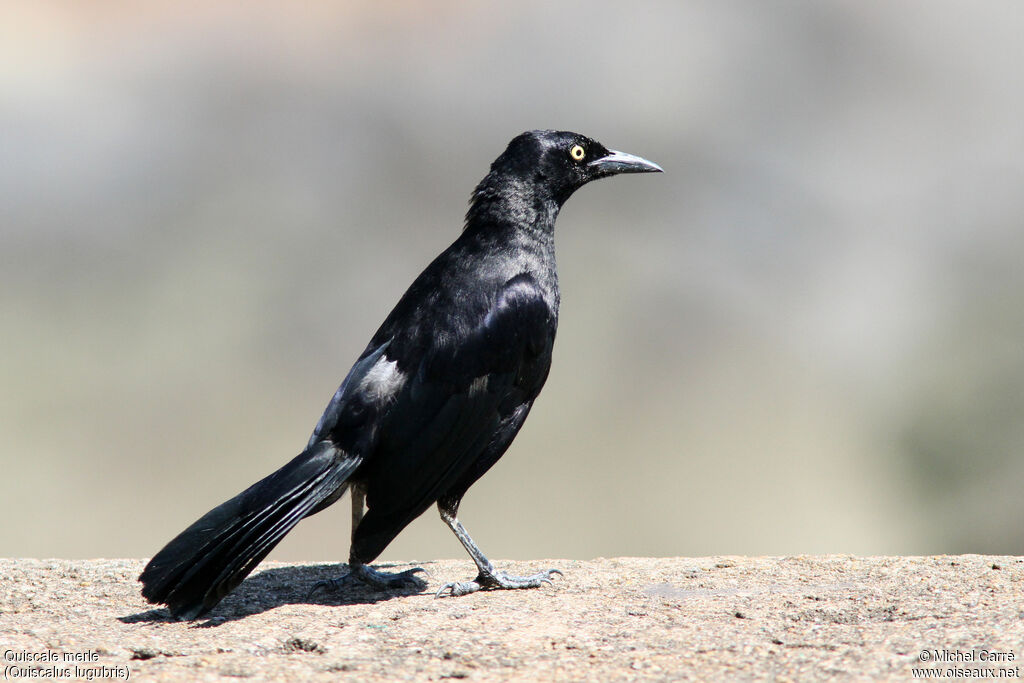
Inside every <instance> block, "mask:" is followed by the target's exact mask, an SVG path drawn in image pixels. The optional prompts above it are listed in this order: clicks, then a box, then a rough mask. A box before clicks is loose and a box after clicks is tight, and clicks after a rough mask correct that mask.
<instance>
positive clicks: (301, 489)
mask: <svg viewBox="0 0 1024 683" xmlns="http://www.w3.org/2000/svg"><path fill="white" fill-rule="evenodd" d="M653 171H661V168H660V167H659V166H657V165H656V164H653V163H651V162H650V161H647V160H645V159H641V158H640V157H637V156H633V155H631V154H624V153H622V152H616V151H613V150H609V149H607V148H606V147H604V146H603V145H601V144H600V143H599V142H596V141H595V140H592V139H590V138H587V137H584V136H583V135H579V134H576V133H569V132H556V131H531V132H527V133H523V134H522V135H519V136H517V137H516V138H514V139H513V140H512V141H511V142H510V143H509V145H508V148H507V149H506V150H505V151H504V153H503V154H502V155H501V156H499V157H498V158H497V159H496V160H495V161H494V163H493V164H491V169H490V172H489V173H488V174H487V176H486V177H485V178H484V179H483V180H482V181H481V182H480V184H479V185H477V187H476V190H475V191H474V192H473V196H472V198H471V200H470V207H469V211H468V212H467V214H466V223H465V228H464V229H463V231H462V234H461V235H460V236H459V238H458V239H456V240H455V242H454V243H453V244H452V245H451V246H450V247H448V248H447V249H446V250H445V251H444V252H443V253H442V254H441V255H440V256H438V257H437V258H436V259H434V261H433V262H432V263H431V264H430V265H429V266H427V268H426V270H424V271H423V272H422V273H421V274H420V276H419V277H417V278H416V280H415V281H414V282H413V283H412V285H411V286H410V287H409V289H408V290H407V291H406V292H405V294H404V295H403V296H402V298H401V299H400V300H399V302H398V304H397V305H396V306H395V308H394V310H392V311H391V314H390V315H388V317H387V319H386V320H385V321H384V323H383V324H382V325H381V326H380V329H378V330H377V333H376V334H374V335H373V339H371V340H370V343H369V345H368V346H367V347H366V350H364V351H363V353H362V355H360V356H359V359H358V360H357V361H356V362H355V365H353V366H352V369H351V370H349V373H348V375H347V376H346V377H345V380H344V381H343V382H342V383H341V386H340V387H339V388H338V391H337V393H335V394H334V397H333V398H332V399H331V401H330V403H329V404H328V406H327V409H326V410H325V411H324V414H323V416H322V417H321V418H320V421H319V422H318V423H317V425H316V428H315V429H314V430H313V435H312V436H311V437H310V439H309V443H308V444H307V445H306V449H305V450H304V451H302V453H300V454H299V455H298V456H296V457H295V458H294V459H293V460H291V462H289V463H288V464H286V465H285V466H284V467H282V468H281V469H279V470H277V471H276V472H274V473H273V474H271V475H269V476H267V477H266V478H264V479H262V480H261V481H258V482H257V483H255V484H253V485H252V486H250V487H249V488H247V489H246V490H245V491H242V492H241V493H240V494H238V495H237V496H235V497H234V498H232V499H231V500H229V501H227V502H225V503H223V504H221V505H219V506H217V507H215V508H214V509H213V510H210V511H209V512H208V513H206V514H205V515H203V516H202V517H201V518H200V519H199V520H198V521H196V522H195V523H194V524H192V525H191V526H190V527H188V528H187V529H185V530H184V531H182V532H181V533H180V534H179V535H178V536H177V537H175V538H174V539H173V540H172V541H171V542H170V543H168V544H167V545H166V546H165V547H164V548H163V549H162V550H161V551H160V552H159V553H157V554H156V556H155V557H154V558H153V559H152V560H150V562H149V564H148V565H147V566H146V568H145V570H144V571H143V572H142V575H141V576H140V577H139V580H140V581H141V582H142V584H143V589H142V595H143V596H144V597H145V598H146V599H147V600H149V601H150V602H152V603H160V604H165V605H167V606H168V607H169V609H170V611H171V613H172V614H173V615H174V616H176V617H177V618H179V619H195V618H197V617H199V616H201V615H203V614H205V613H206V612H208V611H209V610H210V609H212V608H213V607H214V606H215V605H216V604H217V603H218V602H220V600H221V599H222V598H223V597H224V596H225V595H227V594H228V593H229V592H230V591H232V590H233V589H234V588H235V587H236V586H238V584H240V583H241V582H242V580H243V579H244V578H245V577H246V576H247V575H248V574H249V573H250V572H251V571H252V570H253V569H254V568H255V567H256V565H257V564H259V562H260V561H261V560H262V559H263V558H264V557H266V556H267V554H268V553H269V552H270V551H271V549H273V547H274V546H275V545H277V543H278V542H279V541H280V540H281V539H282V538H283V537H284V535H285V534H287V533H288V532H289V531H290V530H291V529H292V527H294V526H295V525H296V524H298V522H299V521H300V520H301V519H303V518H304V517H308V516H309V515H312V514H314V513H316V512H319V511H320V510H323V509H324V508H325V507H327V506H329V505H331V504H332V503H334V502H335V501H337V500H338V499H339V498H341V496H342V495H343V494H344V493H345V491H346V490H347V491H349V492H350V493H351V497H352V544H351V549H350V551H349V574H347V575H346V576H351V577H355V578H358V579H360V580H362V581H364V582H366V583H369V584H371V585H374V586H377V587H382V588H388V587H399V586H414V587H417V588H423V587H425V585H426V584H425V582H424V581H423V580H422V579H420V578H419V577H417V576H415V574H416V572H419V571H423V570H422V569H420V568H416V569H411V570H409V571H406V572H402V573H396V574H389V573H385V572H381V571H378V570H375V569H372V568H371V567H369V566H368V563H370V562H372V561H373V560H374V559H376V558H377V557H378V556H379V555H380V553H381V552H383V550H384V548H386V547H387V545H388V544H389V543H390V542H391V541H392V540H393V539H394V538H395V537H396V536H397V535H398V533H399V532H401V530H402V529H404V528H405V526H406V525H408V524H409V523H410V522H412V521H413V520H414V519H416V518H417V517H419V516H420V515H421V514H423V512H424V511H426V510H427V508H429V507H430V506H431V505H433V504H435V503H436V504H437V507H438V510H439V511H440V513H441V519H442V520H444V522H445V524H447V525H448V526H449V527H450V528H451V530H452V531H453V532H454V533H455V535H456V536H457V537H458V539H459V541H460V542H461V543H462V545H463V546H464V547H465V549H466V551H467V552H469V555H470V556H471V557H472V558H473V561H474V562H475V563H476V566H477V570H478V575H477V577H476V578H475V579H474V580H472V581H462V582H453V583H449V584H447V585H445V586H443V587H442V588H441V589H440V590H439V591H438V592H437V595H438V596H440V595H443V594H445V593H450V594H451V595H465V594H467V593H472V592H475V591H478V590H480V589H497V588H535V587H538V586H540V585H542V584H544V583H550V578H551V577H552V576H554V575H555V574H558V573H559V572H558V571H557V570H553V569H548V570H545V571H542V572H540V573H537V574H534V575H532V576H525V577H518V576H509V575H508V574H506V573H505V572H502V571H498V570H496V569H495V568H494V566H493V565H492V564H491V562H490V560H488V559H487V557H485V556H484V554H483V553H482V552H481V551H480V549H479V548H478V547H477V545H476V543H474V542H473V539H472V538H470V536H469V533H468V532H467V531H466V529H465V527H463V526H462V523H461V522H459V519H458V517H457V516H456V513H457V512H458V509H459V503H460V501H461V500H462V497H463V495H465V493H466V491H467V490H468V489H469V487H470V486H471V485H472V484H473V483H474V482H475V481H476V480H477V479H479V478H480V477H481V476H482V475H483V474H484V473H485V472H486V471H487V470H488V469H490V468H491V466H492V465H494V463H495V462H497V461H498V459H499V458H500V457H501V456H502V454H503V453H504V452H505V450H506V449H507V448H508V447H509V444H511V443H512V440H513V439H514V438H515V436H516V433H517V432H518V431H519V428H520V427H522V425H523V421H524V420H525V419H526V416H527V414H529V412H530V408H531V407H532V406H533V402H534V400H535V399H536V398H537V394H538V393H540V390H541V387H542V386H543V385H544V381H545V379H547V376H548V370H549V368H550V366H551V348H552V344H553V343H554V340H555V329H556V327H557V323H558V303H559V291H558V276H557V273H556V271H555V243H554V228H555V218H556V217H557V216H558V211H559V209H560V208H561V206H562V204H563V203H565V201H566V200H567V199H568V198H569V196H570V195H572V193H573V192H574V191H575V190H577V189H579V188H580V187H582V186H583V185H585V184H586V183H588V182H590V181H591V180H595V179H597V178H603V177H606V176H611V175H616V174H619V173H648V172H653ZM343 578H344V577H343ZM338 581H340V579H336V580H333V581H330V582H322V583H325V584H328V585H332V586H336V585H337V582H338ZM319 585H320V584H318V586H319Z"/></svg>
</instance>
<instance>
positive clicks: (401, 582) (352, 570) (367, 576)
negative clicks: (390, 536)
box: [309, 484, 427, 596]
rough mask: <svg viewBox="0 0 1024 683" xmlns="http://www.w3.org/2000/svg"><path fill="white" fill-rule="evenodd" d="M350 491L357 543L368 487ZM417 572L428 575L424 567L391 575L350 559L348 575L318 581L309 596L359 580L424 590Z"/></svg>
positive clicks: (354, 533) (385, 586) (390, 586)
mask: <svg viewBox="0 0 1024 683" xmlns="http://www.w3.org/2000/svg"><path fill="white" fill-rule="evenodd" d="M349 491H350V493H351V495H352V541H353V542H355V539H356V528H357V527H358V526H359V522H361V521H363V515H364V514H365V512H366V510H365V508H366V506H365V503H366V485H365V484H352V485H351V486H350V487H349ZM417 572H423V573H427V570H426V569H424V568H423V567H413V568H412V569H409V570H406V571H404V572H399V573H398V574H389V573H388V572H382V571H379V570H377V569H374V568H373V567H371V566H369V565H367V564H363V563H362V562H360V561H358V560H356V559H355V558H353V557H349V560H348V572H347V573H345V574H342V575H341V576H338V577H335V578H333V579H326V580H324V581H318V582H317V583H316V584H314V585H313V588H312V590H310V592H309V595H310V596H312V595H313V594H314V593H316V592H317V591H318V590H320V589H321V588H328V589H330V590H338V589H340V588H341V587H342V586H344V585H345V584H346V583H348V582H349V581H352V580H353V579H358V580H359V581H362V582H363V583H365V584H367V585H370V586H373V587H374V588H382V589H384V588H415V589H417V590H423V589H424V588H426V587H427V582H426V581H424V580H423V579H421V578H419V577H418V576H416V573H417Z"/></svg>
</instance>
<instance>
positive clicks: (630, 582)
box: [0, 555, 1024, 681]
mask: <svg viewBox="0 0 1024 683" xmlns="http://www.w3.org/2000/svg"><path fill="white" fill-rule="evenodd" d="M498 564H499V566H500V567H501V568H503V569H506V570H508V571H510V572H518V573H527V572H531V573H532V572H533V571H537V570H539V569H541V568H547V567H556V568H558V569H560V570H562V571H564V572H565V576H564V578H556V579H555V584H554V585H553V586H545V587H543V588H541V589H537V590H527V591H496V592H480V593H476V594H473V595H469V596H464V597H460V598H442V599H435V598H434V596H433V593H432V592H428V593H422V594H408V593H404V594H403V593H382V592H377V591H374V590H372V589H369V588H366V587H363V586H359V585H349V586H346V587H344V588H343V589H341V590H340V591H338V592H334V593H327V594H324V593H319V594H317V595H316V596H315V597H313V598H307V596H308V594H309V591H310V589H311V588H312V586H313V584H314V583H316V582H317V581H319V580H322V579H325V578H330V577H333V576H335V575H336V574H338V573H339V567H337V566H335V565H284V564H279V563H265V564H263V565H262V566H261V568H260V569H259V570H258V571H257V573H256V574H255V575H254V576H251V577H250V578H249V579H248V580H247V581H246V582H245V583H244V584H243V585H242V586H241V587H239V588H238V589H237V590H236V591H235V592H234V593H233V594H231V595H230V596H228V597H227V598H226V599H225V600H224V602H223V603H221V605H219V606H218V608H217V609H216V610H215V611H214V612H213V613H212V614H211V615H210V618H206V619H203V620H200V621H198V622H196V623H184V622H176V621H172V620H170V619H169V618H168V615H167V612H166V611H164V610H162V609H155V610H154V609H150V606H149V605H147V604H146V603H145V602H144V601H143V600H142V598H141V597H140V595H139V584H138V583H137V582H136V580H135V579H136V577H137V576H138V574H139V572H140V571H141V569H142V567H143V565H144V562H143V561H141V560H35V559H0V577H2V578H0V650H2V652H0V654H2V656H3V666H4V667H5V670H4V673H5V677H6V678H7V679H13V678H15V677H22V678H27V677H28V676H29V675H31V674H26V673H25V669H31V668H33V667H35V668H41V669H49V670H53V673H50V674H49V675H50V676H55V675H61V674H62V672H63V671H64V670H67V671H69V672H72V673H73V674H74V675H77V676H79V677H82V678H85V677H88V676H89V675H90V674H89V670H92V671H93V680H101V679H103V678H120V679H121V680H124V679H125V677H126V675H128V676H130V679H132V680H217V679H221V678H230V679H236V680H237V679H240V678H241V679H245V678H251V679H253V680H337V679H339V678H341V679H351V680H360V681H364V680H370V681H374V680H380V681H385V680H387V681H391V680H440V679H469V680H531V681H549V680H554V681H557V680H569V681H576V680H593V681H615V680H664V679H671V680H734V679H769V680H819V679H826V678H828V679H857V680H861V679H894V680H911V679H912V678H913V677H914V671H913V670H914V669H917V668H924V667H928V668H933V669H940V671H935V672H931V674H930V676H931V677H933V678H934V677H943V676H944V677H951V676H957V677H961V676H964V675H967V676H972V673H973V672H970V671H964V670H965V669H994V670H996V669H1005V670H1007V671H1006V673H1002V674H999V673H998V672H996V673H994V674H989V675H991V676H999V675H1002V676H1003V677H1009V678H1010V679H1011V680H1013V679H1014V678H1016V677H1019V676H1020V672H1021V666H1022V663H1021V659H1022V658H1024V558H1019V557H982V556H977V555H965V556H942V557H850V556H824V557H781V558H775V557H711V558H665V559H653V558H619V559H597V560H593V561H588V562H582V561H580V562H577V561H566V560H556V561H548V562H530V563H521V562H501V563H498ZM391 566H392V567H394V568H395V569H402V568H406V567H407V566H411V565H391ZM422 566H423V567H424V568H425V569H427V570H428V571H429V572H430V577H428V579H429V580H430V584H431V588H432V589H433V590H436V589H437V588H438V587H439V586H440V585H441V584H442V583H444V582H447V581H449V580H454V579H463V578H469V577H470V576H471V575H472V572H471V571H470V570H471V567H472V565H471V564H470V563H469V562H468V561H465V560H457V561H451V560H449V561H438V562H426V563H422ZM968 658H972V659H973V660H974V661H957V660H964V659H968ZM936 660H938V661H936ZM944 660H948V661H944ZM11 667H14V668H16V669H17V670H12V669H11ZM75 667H77V669H76V668H75ZM100 667H105V668H103V669H100ZM952 669H957V670H960V672H959V673H956V672H953V673H944V671H945V670H952ZM39 673H40V672H36V674H35V675H36V676H38V675H39ZM63 675H64V678H65V679H67V678H69V677H72V676H70V675H68V674H63ZM979 675H984V674H983V673H982V672H978V673H973V677H978V676H979ZM919 677H921V676H919Z"/></svg>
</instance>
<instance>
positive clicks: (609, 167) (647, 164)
mask: <svg viewBox="0 0 1024 683" xmlns="http://www.w3.org/2000/svg"><path fill="white" fill-rule="evenodd" d="M588 166H590V168H592V169H594V170H595V171H597V173H598V174H599V175H616V174H619V173H663V172H664V171H663V169H662V168H661V166H658V165H657V164H656V163H654V162H653V161H648V160H647V159H644V158H642V157H638V156H636V155H633V154H626V153H625V152H617V151H615V150H614V149H613V150H609V152H608V153H607V154H605V155H604V156H603V157H600V158H598V159H594V160H593V161H591V162H590V163H589V164H588Z"/></svg>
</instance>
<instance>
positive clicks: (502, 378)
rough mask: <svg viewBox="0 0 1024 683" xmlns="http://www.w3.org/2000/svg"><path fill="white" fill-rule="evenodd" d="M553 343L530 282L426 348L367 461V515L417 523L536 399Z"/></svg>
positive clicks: (515, 281)
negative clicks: (414, 518)
mask: <svg viewBox="0 0 1024 683" xmlns="http://www.w3.org/2000/svg"><path fill="white" fill-rule="evenodd" d="M554 335H555V319H554V313H553V312H552V311H551V309H550V307H549V306H548V304H547V303H546V301H545V299H544V296H543V293H542V291H541V289H540V287H539V286H538V284H537V282H536V281H535V280H534V279H533V278H532V277H531V276H530V275H528V274H525V273H524V274H520V275H518V276H516V277H514V278H512V279H510V280H508V281H507V282H505V283H504V285H503V286H502V287H501V288H500V289H499V291H498V292H497V294H496V295H495V296H494V299H493V303H492V304H491V305H490V306H489V307H488V308H487V310H486V312H485V313H483V314H481V315H479V316H474V320H472V321H470V324H469V325H467V326H466V329H465V330H464V331H463V332H462V333H461V334H457V335H443V337H444V339H443V340H440V341H436V342H435V343H434V344H433V345H432V346H430V347H429V348H427V350H426V351H425V352H424V353H423V355H422V357H421V358H420V359H419V362H418V363H417V364H416V365H415V366H410V367H409V376H408V377H407V378H405V377H403V380H404V383H403V384H402V387H401V390H400V391H398V392H397V393H396V394H395V395H394V399H393V401H394V402H393V405H391V406H390V408H389V409H388V410H387V413H386V415H384V416H383V418H382V421H381V427H380V432H379V440H378V441H377V444H376V448H375V449H374V452H373V454H372V455H371V456H370V457H369V458H368V460H367V463H366V467H367V468H368V469H369V476H370V490H369V497H368V500H367V505H368V507H369V508H370V510H371V512H373V513H374V514H375V515H384V516H392V515H398V516H401V515H405V514H407V513H409V512H411V511H416V512H415V514H419V511H422V509H425V507H426V506H429V505H430V504H431V503H432V502H433V501H434V500H436V499H437V498H438V497H439V496H440V495H442V494H443V493H444V492H445V490H446V489H447V488H448V487H450V486H452V485H453V484H454V483H455V481H456V480H457V479H458V478H459V477H460V476H461V475H462V473H463V472H464V471H465V470H466V469H467V468H468V467H469V466H471V465H472V464H473V462H474V461H475V459H476V458H477V457H478V455H479V454H480V453H481V452H482V451H483V450H484V449H485V448H486V447H487V445H488V444H489V442H490V441H491V440H492V439H493V438H495V434H496V433H497V432H498V431H499V425H500V424H501V422H502V420H504V419H506V418H507V417H508V416H510V415H511V414H512V413H513V412H515V411H516V410H517V409H518V408H519V407H520V406H522V405H523V404H524V403H526V402H528V401H532V400H533V399H534V398H535V397H536V396H537V394H538V393H539V392H540V389H541V387H542V386H543V384H544V380H545V379H546V378H547V373H548V369H549V368H550V364H551V347H552V344H553V342H554Z"/></svg>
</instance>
